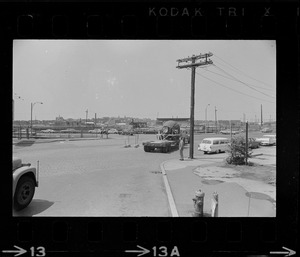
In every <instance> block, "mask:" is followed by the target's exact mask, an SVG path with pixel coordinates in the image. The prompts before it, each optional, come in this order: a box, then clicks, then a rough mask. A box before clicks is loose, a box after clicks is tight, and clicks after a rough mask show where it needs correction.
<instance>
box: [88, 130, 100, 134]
mask: <svg viewBox="0 0 300 257" xmlns="http://www.w3.org/2000/svg"><path fill="white" fill-rule="evenodd" d="M88 132H89V133H102V130H101V129H92V130H89V131H88Z"/></svg>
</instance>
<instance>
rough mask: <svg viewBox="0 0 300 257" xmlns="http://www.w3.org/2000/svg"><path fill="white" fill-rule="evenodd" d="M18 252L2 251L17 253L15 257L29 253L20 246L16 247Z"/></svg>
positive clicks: (11, 251)
mask: <svg viewBox="0 0 300 257" xmlns="http://www.w3.org/2000/svg"><path fill="white" fill-rule="evenodd" d="M14 247H15V248H17V249H18V250H2V252H3V253H16V254H15V256H19V255H21V254H24V253H26V252H27V251H26V250H25V249H23V248H21V247H19V246H16V245H14Z"/></svg>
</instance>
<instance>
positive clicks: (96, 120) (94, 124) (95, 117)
mask: <svg viewBox="0 0 300 257" xmlns="http://www.w3.org/2000/svg"><path fill="white" fill-rule="evenodd" d="M96 122H97V113H95V124H94V125H95V126H96Z"/></svg>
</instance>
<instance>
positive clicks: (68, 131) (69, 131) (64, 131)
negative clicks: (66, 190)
mask: <svg viewBox="0 0 300 257" xmlns="http://www.w3.org/2000/svg"><path fill="white" fill-rule="evenodd" d="M60 132H61V133H80V131H79V130H76V129H72V128H68V129H63V130H61V131H60Z"/></svg>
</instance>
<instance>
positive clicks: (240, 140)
mask: <svg viewBox="0 0 300 257" xmlns="http://www.w3.org/2000/svg"><path fill="white" fill-rule="evenodd" d="M245 144H246V139H245V138H244V137H241V136H238V137H233V138H232V140H231V143H230V145H229V150H228V151H227V152H228V153H229V156H228V157H227V158H226V162H227V163H228V164H234V165H245V164H246V154H247V152H248V155H247V156H248V158H251V152H249V150H248V151H247V152H246V149H245Z"/></svg>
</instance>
